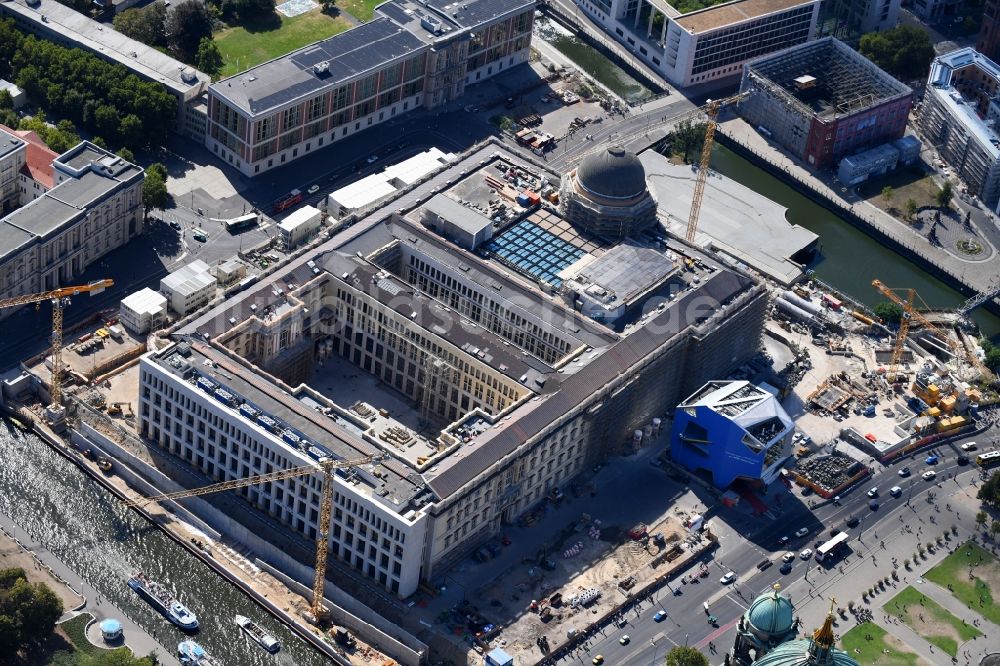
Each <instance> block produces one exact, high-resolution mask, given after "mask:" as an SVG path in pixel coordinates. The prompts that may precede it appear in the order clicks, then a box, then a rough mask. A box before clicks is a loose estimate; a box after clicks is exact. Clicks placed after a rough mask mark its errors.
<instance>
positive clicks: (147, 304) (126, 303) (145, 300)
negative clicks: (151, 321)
mask: <svg viewBox="0 0 1000 666" xmlns="http://www.w3.org/2000/svg"><path fill="white" fill-rule="evenodd" d="M122 307H123V308H125V309H127V310H131V311H132V312H135V313H137V314H157V313H159V312H162V311H163V310H164V309H165V308H166V307H167V298H166V296H164V295H163V294H161V293H160V292H158V291H154V290H152V289H150V288H149V287H146V288H145V289H140V290H139V291H137V292H135V293H132V294H129V295H128V296H126V297H125V298H123V299H122Z"/></svg>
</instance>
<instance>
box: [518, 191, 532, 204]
mask: <svg viewBox="0 0 1000 666" xmlns="http://www.w3.org/2000/svg"><path fill="white" fill-rule="evenodd" d="M517 203H518V204H520V205H521V206H524V207H525V208H527V207H528V206H530V205H531V199H529V198H528V195H527V194H526V193H525V192H521V193H520V194H518V195H517Z"/></svg>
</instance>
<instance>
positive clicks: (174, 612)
mask: <svg viewBox="0 0 1000 666" xmlns="http://www.w3.org/2000/svg"><path fill="white" fill-rule="evenodd" d="M128 586H129V587H131V588H132V589H133V590H135V591H136V592H137V593H138V594H139V595H140V596H141V597H142V598H143V599H145V600H146V601H148V602H149V603H150V604H151V605H152V606H153V608H155V609H156V610H158V611H160V612H161V613H163V615H164V616H166V618H167V619H168V620H170V621H171V622H173V623H174V624H176V625H177V626H178V627H180V628H181V629H184V630H185V631H195V630H196V629H197V628H198V618H197V616H195V614H194V613H192V612H191V611H190V610H189V609H188V608H187V606H185V605H184V604H182V603H181V602H180V601H178V600H177V599H174V597H173V595H172V594H170V591H169V590H167V588H166V586H165V585H163V584H162V583H158V582H156V581H155V580H150V579H149V578H146V576H145V575H143V573H142V572H141V571H140V572H139V573H137V574H136V575H135V576H133V577H132V578H129V580H128Z"/></svg>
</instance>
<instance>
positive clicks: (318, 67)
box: [313, 60, 330, 76]
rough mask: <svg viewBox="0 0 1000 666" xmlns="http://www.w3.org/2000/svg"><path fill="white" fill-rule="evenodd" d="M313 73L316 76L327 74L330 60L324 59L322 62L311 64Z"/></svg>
mask: <svg viewBox="0 0 1000 666" xmlns="http://www.w3.org/2000/svg"><path fill="white" fill-rule="evenodd" d="M313 73H315V74H316V76H326V75H327V74H329V73H330V61H329V60H324V61H322V62H318V63H316V64H315V65H313Z"/></svg>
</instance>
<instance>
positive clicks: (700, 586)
mask: <svg viewBox="0 0 1000 666" xmlns="http://www.w3.org/2000/svg"><path fill="white" fill-rule="evenodd" d="M996 434H997V431H995V430H994V431H988V432H987V433H985V434H983V435H979V436H977V437H970V438H967V439H964V440H960V441H959V442H955V443H949V444H946V445H943V446H940V447H937V448H935V449H934V451H936V452H937V454H938V455H939V458H940V461H939V462H938V464H937V465H933V466H929V465H926V464H925V463H924V459H925V458H926V456H927V455H928V453H929V451H928V452H921V453H918V454H916V457H915V459H910V458H906V459H905V460H902V461H900V462H898V463H896V464H893V465H890V466H888V467H886V468H884V469H881V470H880V471H879V472H878V473H877V474H875V475H874V477H869V478H868V479H867V480H866V481H863V482H861V483H860V484H858V485H857V486H856V487H855V488H854V489H852V490H851V491H850V492H848V493H846V494H845V495H844V497H843V498H842V501H841V503H840V505H839V506H838V505H835V504H833V502H832V501H830V502H827V501H823V500H820V499H819V498H816V496H815V495H813V496H810V497H806V498H804V499H802V500H801V501H785V502H783V506H782V512H781V516H780V518H779V519H778V520H769V519H767V518H762V519H756V520H755V522H759V523H760V526H759V527H758V528H757V529H755V530H751V531H749V533H748V534H747V538H745V539H744V538H742V537H741V535H740V534H739V532H738V531H737V532H735V533H734V532H732V531H731V530H730V536H728V537H723V538H722V539H721V541H720V544H721V545H720V548H719V549H718V550H716V551H715V553H714V555H713V556H712V557H711V558H710V559H708V560H707V561H706V564H707V567H708V571H709V574H708V576H707V577H706V578H701V579H700V580H699V582H698V583H697V584H694V583H688V584H686V585H678V584H677V583H678V581H676V580H675V581H671V582H670V583H669V587H664V588H662V589H661V590H660V592H659V593H657V594H656V595H655V596H654V599H653V600H652V601H644V602H643V603H642V604H641V605H640V608H641V610H640V611H638V612H636V611H631V612H629V613H627V615H626V619H627V620H628V624H627V625H626V626H625V627H623V628H620V629H619V628H616V627H613V626H608V627H606V629H605V631H604V632H603V633H598V634H597V635H596V636H594V637H592V638H591V640H590V641H589V644H588V645H587V646H586V647H585V648H581V649H580V650H578V651H576V652H574V653H570V655H568V656H567V657H565V658H563V659H562V660H560V661H559V662H558V663H563V664H570V663H582V664H589V663H591V660H592V659H593V658H594V657H595V656H596V655H601V656H603V657H604V658H605V663H607V664H644V663H649V664H655V663H659V661H662V658H663V655H665V654H666V653H667V652H668V651H669V650H670V648H672V647H674V646H675V645H685V644H686V645H692V646H696V647H698V648H699V649H701V650H702V651H703V652H706V653H708V648H707V645H708V642H709V641H712V642H713V643H714V644H715V646H716V648H717V649H718V656H719V657H720V658H721V654H722V653H724V652H725V651H727V650H728V649H729V648H730V647H731V646H732V644H733V640H734V638H735V626H736V624H737V623H738V622H739V618H740V616H741V615H742V614H743V612H744V611H745V609H746V608H747V606H748V605H749V603H750V602H751V601H752V600H753V599H754V598H756V597H757V596H758V595H759V594H761V593H762V592H765V591H767V590H768V589H770V588H771V586H772V585H773V584H774V583H776V582H777V583H780V584H781V586H782V588H785V589H787V588H788V587H790V586H792V585H794V584H796V583H798V582H800V581H801V582H803V583H804V582H805V581H804V580H803V579H806V576H807V573H808V574H809V577H810V578H811V579H812V581H813V582H817V581H820V582H819V584H820V585H822V586H826V587H832V586H834V585H836V583H837V582H838V581H843V580H845V579H846V578H847V577H848V576H850V574H851V568H852V567H851V566H849V565H850V563H852V562H854V563H857V564H860V562H859V560H862V559H864V558H867V556H868V555H867V551H868V548H870V547H875V548H878V544H879V539H878V537H876V536H875V535H876V534H877V533H878V532H879V531H880V529H881V531H882V533H883V536H884V538H890V534H891V533H892V532H893V531H894V530H897V529H898V528H899V524H900V520H899V515H900V512H907V514H908V513H909V512H910V511H911V510H917V511H924V512H930V511H932V508H931V505H930V504H929V503H927V502H926V499H927V498H926V494H927V493H928V492H929V491H939V488H938V482H940V483H941V484H942V485H943V484H944V483H945V482H947V483H948V484H953V483H954V481H952V480H950V479H948V476H949V475H960V476H959V485H956V486H955V488H960V487H962V488H964V487H967V486H968V485H969V484H970V483H971V480H972V479H973V478H974V477H976V476H978V474H979V470H978V468H977V467H976V465H975V464H974V455H975V454H971V455H972V457H973V463H972V464H969V465H966V466H959V465H958V464H957V462H956V459H957V455H958V453H959V448H958V447H959V444H961V443H962V442H964V441H969V440H972V439H975V440H976V441H978V442H979V444H980V446H979V450H980V451H981V450H983V449H984V448H985V444H986V443H987V442H989V441H990V435H994V436H995V435H996ZM904 466H908V467H909V468H910V469H911V471H912V474H911V475H910V476H909V477H908V478H902V477H900V476H899V474H898V472H899V470H900V469H901V468H902V467H904ZM927 469H934V471H936V472H937V477H936V478H935V479H934V480H933V481H924V480H923V479H922V478H921V477H920V475H921V474H922V473H923V472H925V471H926V470H927ZM896 485H898V486H900V487H901V488H902V489H903V493H902V495H901V496H900V497H899V498H892V497H890V496H889V489H890V488H891V487H892V486H896ZM873 486H877V487H878V488H879V498H878V502H879V508H878V510H876V511H872V510H871V509H870V508H869V505H868V503H869V501H870V498H869V497H868V496H867V494H866V493H867V491H868V489H869V488H871V487H873ZM794 495H795V497H801V493H800V492H798V490H797V489H796V491H794ZM809 500H816V501H817V502H818V503H817V505H816V506H815V507H813V508H812V510H810V508H809V507H808V505H807V504H804V503H803V502H808V501H809ZM918 500H919V501H918ZM911 507H912V508H911ZM852 515H857V516H858V517H859V518H861V519H862V520H861V522H860V524H859V525H858V526H856V527H854V528H848V527H847V526H846V525H845V520H846V519H847V518H848V517H849V516H852ZM726 520H727V517H726V516H715V517H711V518H710V521H711V522H712V524H714V525H718V523H719V521H722V522H725V521H726ZM764 521H766V522H764ZM800 527H806V528H808V529H809V530H810V532H809V534H808V535H807V536H804V537H802V538H800V539H795V538H792V539H791V541H790V543H789V544H788V545H787V546H782V545H780V544H779V543H778V540H779V539H780V538H781V537H782V536H786V535H787V536H791V535H792V534H793V533H794V532H795V530H797V529H798V528H800ZM831 528H837V529H839V530H844V531H846V532H848V534H849V535H850V536H851V541H850V542H849V544H850V545H851V548H852V552H850V553H848V555H847V556H846V558H844V559H842V560H841V561H838V562H835V563H834V564H833V565H832V566H831V567H830V568H828V569H825V570H824V572H822V573H820V572H818V571H817V570H816V567H817V566H818V565H817V564H816V562H815V560H814V559H812V558H810V559H809V560H807V561H803V560H802V559H801V558H800V557H798V556H796V558H795V560H794V561H793V567H792V570H791V572H790V573H788V574H787V575H783V574H781V573H780V571H779V567H780V566H781V556H782V555H783V554H784V553H785V552H786V551H788V550H791V551H794V552H795V553H796V554H798V553H799V552H801V551H802V550H803V549H804V548H813V549H815V544H816V542H817V541H826V540H827V539H828V538H829V536H830V533H829V531H830V529H831ZM942 529H943V528H942ZM859 540H862V541H861V542H860V543H859ZM890 553H891V551H890ZM908 554H909V553H897V556H898V557H899V559H902V558H904V557H906V556H908ZM862 555H863V557H862ZM765 558H767V559H769V560H771V561H772V562H774V564H773V566H772V567H770V568H769V569H767V570H766V571H763V572H760V571H758V570H757V569H756V565H757V564H758V563H759V562H760V561H761V560H763V559H765ZM840 565H844V566H845V570H846V573H843V574H841V573H838V569H837V567H838V566H840ZM730 570H731V571H734V572H736V574H737V575H738V576H739V578H738V579H737V581H736V583H734V584H731V585H728V586H726V585H723V584H721V582H720V580H719V579H720V578H721V576H722V575H723V574H724V573H725V572H727V571H730ZM689 571H690V572H694V571H697V568H695V569H691V570H689ZM677 587H679V588H680V589H681V591H682V593H681V594H680V595H679V596H678V595H674V594H673V592H672V589H673V588H677ZM705 603H708V604H709V609H710V612H711V613H712V614H713V615H715V616H716V617H717V618H718V623H719V626H718V627H717V628H716V627H713V626H711V625H710V624H708V622H707V617H706V613H705V608H704V604H705ZM844 604H845V605H846V600H845V601H844ZM661 609H663V610H665V611H667V618H666V619H664V620H663V621H662V622H659V623H657V622H655V621H654V619H653V616H654V614H655V613H656V611H658V610H661ZM623 635H628V636H629V638H630V641H629V643H628V645H624V646H623V645H621V644H620V643H619V640H620V638H621V637H622V636H623Z"/></svg>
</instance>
